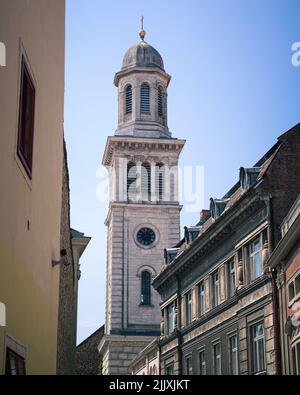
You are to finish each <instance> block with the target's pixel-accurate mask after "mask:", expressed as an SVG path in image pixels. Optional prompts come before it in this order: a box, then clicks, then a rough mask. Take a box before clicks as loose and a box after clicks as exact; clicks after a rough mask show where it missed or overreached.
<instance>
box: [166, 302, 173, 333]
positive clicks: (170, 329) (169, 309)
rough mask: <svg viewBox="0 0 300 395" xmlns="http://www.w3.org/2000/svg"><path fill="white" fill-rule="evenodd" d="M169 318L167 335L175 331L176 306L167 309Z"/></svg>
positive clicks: (171, 305)
mask: <svg viewBox="0 0 300 395" xmlns="http://www.w3.org/2000/svg"><path fill="white" fill-rule="evenodd" d="M167 317H168V324H167V333H168V335H170V334H171V333H172V332H173V331H174V304H173V303H171V304H170V305H169V306H168V307H167Z"/></svg>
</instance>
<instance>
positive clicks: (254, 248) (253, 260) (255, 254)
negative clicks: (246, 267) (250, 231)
mask: <svg viewBox="0 0 300 395" xmlns="http://www.w3.org/2000/svg"><path fill="white" fill-rule="evenodd" d="M261 252H262V246H261V242H260V239H256V240H255V241H253V242H252V243H250V245H249V259H250V275H251V280H255V279H256V278H258V277H260V276H261V275H262V256H261Z"/></svg>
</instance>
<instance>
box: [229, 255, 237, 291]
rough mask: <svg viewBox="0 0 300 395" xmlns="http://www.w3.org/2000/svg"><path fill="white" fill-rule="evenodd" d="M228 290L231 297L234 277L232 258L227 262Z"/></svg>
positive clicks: (234, 281) (234, 285)
mask: <svg viewBox="0 0 300 395" xmlns="http://www.w3.org/2000/svg"><path fill="white" fill-rule="evenodd" d="M228 283H229V284H228V291H229V297H232V296H233V295H234V293H235V287H236V278H235V263H234V260H232V261H230V262H229V263H228Z"/></svg>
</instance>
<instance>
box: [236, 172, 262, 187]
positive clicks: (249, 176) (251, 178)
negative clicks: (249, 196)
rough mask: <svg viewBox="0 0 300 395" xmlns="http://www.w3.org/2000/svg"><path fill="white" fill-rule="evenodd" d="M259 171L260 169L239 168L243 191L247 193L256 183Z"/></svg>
mask: <svg viewBox="0 0 300 395" xmlns="http://www.w3.org/2000/svg"><path fill="white" fill-rule="evenodd" d="M260 170H261V168H260V167H250V168H245V167H241V168H240V184H241V187H242V190H243V191H247V190H248V189H249V188H251V187H252V186H253V185H254V184H255V183H256V181H257V178H258V176H259V173H260Z"/></svg>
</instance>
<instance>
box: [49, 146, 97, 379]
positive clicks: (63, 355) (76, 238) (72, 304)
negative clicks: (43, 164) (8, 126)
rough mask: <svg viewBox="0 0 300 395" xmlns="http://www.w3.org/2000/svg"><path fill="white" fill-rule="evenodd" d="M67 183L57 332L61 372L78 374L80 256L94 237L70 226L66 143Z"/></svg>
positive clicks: (62, 219)
mask: <svg viewBox="0 0 300 395" xmlns="http://www.w3.org/2000/svg"><path fill="white" fill-rule="evenodd" d="M63 159H64V161H63V184H62V207H61V227H60V248H61V252H62V253H63V254H64V257H63V259H61V260H60V261H58V262H57V265H59V266H60V268H59V271H60V275H59V305H58V331H57V364H56V373H57V374H58V375H70V374H75V371H76V366H75V365H76V363H75V355H76V340H77V339H76V338H77V308H78V281H79V279H80V274H81V272H80V263H79V260H80V257H81V255H82V254H83V252H84V250H85V249H86V247H87V245H88V243H89V242H90V240H91V238H90V237H86V236H84V234H83V233H82V232H78V231H77V230H74V229H71V226H70V189H69V172H68V162H67V150H66V145H65V144H64V156H63Z"/></svg>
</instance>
